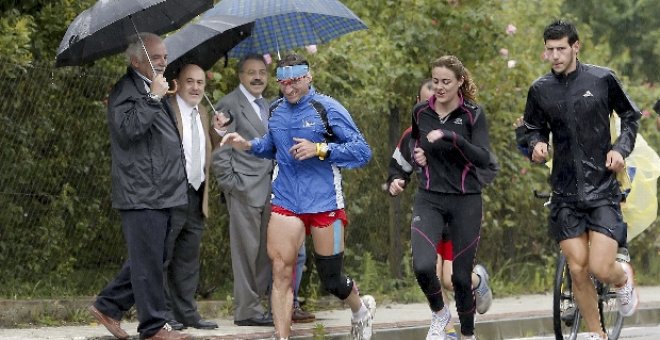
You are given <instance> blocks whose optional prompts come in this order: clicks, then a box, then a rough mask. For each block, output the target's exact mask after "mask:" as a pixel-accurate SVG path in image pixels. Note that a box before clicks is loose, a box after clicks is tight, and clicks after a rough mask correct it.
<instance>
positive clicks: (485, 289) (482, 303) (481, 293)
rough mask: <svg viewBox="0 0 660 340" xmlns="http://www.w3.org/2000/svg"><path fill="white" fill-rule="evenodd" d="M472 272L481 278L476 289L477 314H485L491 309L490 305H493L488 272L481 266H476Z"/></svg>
mask: <svg viewBox="0 0 660 340" xmlns="http://www.w3.org/2000/svg"><path fill="white" fill-rule="evenodd" d="M472 271H473V272H474V273H475V274H477V276H479V284H478V285H477V288H475V289H474V292H475V297H476V300H477V312H479V314H484V313H486V312H487V311H488V310H489V309H490V305H491V304H492V303H493V291H492V290H490V287H489V286H488V271H487V270H486V268H484V266H482V265H480V264H478V265H476V266H474V269H473V270H472Z"/></svg>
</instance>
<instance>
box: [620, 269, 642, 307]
mask: <svg viewBox="0 0 660 340" xmlns="http://www.w3.org/2000/svg"><path fill="white" fill-rule="evenodd" d="M620 263H621V268H622V269H623V271H624V272H625V273H626V276H627V277H628V280H626V284H625V285H623V287H616V288H615V290H616V302H617V304H618V306H619V313H620V314H621V315H623V316H631V315H633V314H634V313H635V310H637V305H638V304H639V296H638V295H637V290H635V286H634V282H633V269H632V267H631V266H630V264H629V263H626V262H620Z"/></svg>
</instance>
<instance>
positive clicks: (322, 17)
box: [202, 0, 367, 58]
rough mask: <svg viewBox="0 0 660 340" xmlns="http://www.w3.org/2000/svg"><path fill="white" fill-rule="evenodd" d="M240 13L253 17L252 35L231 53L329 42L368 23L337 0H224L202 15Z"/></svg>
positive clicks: (237, 55)
mask: <svg viewBox="0 0 660 340" xmlns="http://www.w3.org/2000/svg"><path fill="white" fill-rule="evenodd" d="M214 15H237V16H242V17H245V18H249V19H252V20H254V28H253V29H252V34H251V35H250V37H248V38H246V39H245V40H243V41H242V42H241V43H239V44H238V45H237V46H236V47H234V48H233V49H232V50H231V51H229V56H230V57H237V58H240V57H242V56H245V55H246V54H249V53H258V54H265V53H270V52H278V54H279V51H280V50H290V49H294V48H297V47H303V46H307V45H318V44H322V43H326V42H328V41H330V40H332V39H335V38H337V37H340V36H342V35H344V34H347V33H350V32H353V31H358V30H363V29H366V28H367V25H365V24H364V22H362V20H360V18H358V17H357V16H356V15H355V14H354V13H353V12H352V11H351V10H350V9H348V8H347V7H346V6H344V4H342V3H341V2H339V1H338V0H222V1H220V3H218V4H217V5H215V6H214V7H213V8H212V9H210V10H209V11H207V12H206V13H204V14H203V15H202V19H206V18H212V17H213V16H214Z"/></svg>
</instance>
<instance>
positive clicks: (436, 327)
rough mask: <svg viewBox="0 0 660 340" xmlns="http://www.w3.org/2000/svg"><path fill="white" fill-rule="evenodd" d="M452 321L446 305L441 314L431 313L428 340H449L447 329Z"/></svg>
mask: <svg viewBox="0 0 660 340" xmlns="http://www.w3.org/2000/svg"><path fill="white" fill-rule="evenodd" d="M449 321H451V312H450V311H449V308H447V305H445V306H444V307H443V308H442V309H441V310H440V311H439V312H437V313H435V312H434V313H431V327H429V332H428V333H427V334H426V340H447V339H448V338H447V333H446V332H445V328H447V325H448V324H449Z"/></svg>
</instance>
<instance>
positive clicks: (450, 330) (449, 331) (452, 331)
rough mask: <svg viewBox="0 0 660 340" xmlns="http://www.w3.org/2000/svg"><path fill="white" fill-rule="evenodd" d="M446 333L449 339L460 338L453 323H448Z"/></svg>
mask: <svg viewBox="0 0 660 340" xmlns="http://www.w3.org/2000/svg"><path fill="white" fill-rule="evenodd" d="M445 333H446V334H447V340H459V337H458V333H457V332H456V328H454V326H452V325H451V324H448V325H447V328H445Z"/></svg>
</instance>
